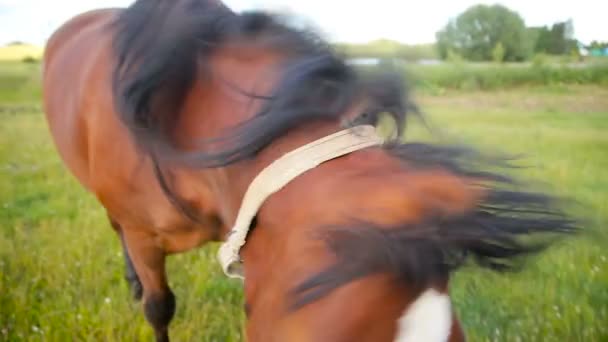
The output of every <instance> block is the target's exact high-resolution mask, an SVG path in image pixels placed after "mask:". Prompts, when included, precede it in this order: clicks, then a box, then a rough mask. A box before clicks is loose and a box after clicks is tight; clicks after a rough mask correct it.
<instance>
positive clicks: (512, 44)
mask: <svg viewBox="0 0 608 342" xmlns="http://www.w3.org/2000/svg"><path fill="white" fill-rule="evenodd" d="M337 46H338V48H340V49H342V50H343V51H344V52H346V53H347V54H348V55H350V56H353V57H355V58H357V57H358V58H370V57H371V58H399V59H404V60H420V59H434V58H441V59H451V58H459V59H465V60H469V61H497V62H503V61H508V62H520V61H526V60H529V59H531V58H532V57H533V56H535V55H537V54H549V55H572V56H578V55H579V54H580V48H587V49H592V48H604V47H606V46H608V44H607V43H604V42H597V41H596V42H593V43H592V44H591V45H589V46H582V44H580V43H579V42H578V41H577V40H576V39H575V38H574V23H573V22H572V20H568V21H564V22H556V23H553V24H552V25H548V26H540V27H527V26H526V24H525V22H524V20H523V18H522V17H521V16H520V15H519V13H517V12H515V11H513V10H511V9H509V8H507V7H505V6H503V5H498V4H496V5H475V6H472V7H469V8H468V9H467V10H466V11H464V12H463V13H461V14H460V15H459V16H457V17H456V18H454V19H452V20H450V21H449V22H448V23H447V24H446V25H445V26H444V27H443V28H441V29H440V30H439V32H437V34H436V43H435V44H426V45H406V44H401V43H399V42H396V41H391V40H385V39H381V40H377V41H372V42H370V43H367V44H337Z"/></svg>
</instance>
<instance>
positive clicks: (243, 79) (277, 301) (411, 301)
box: [44, 0, 576, 342]
mask: <svg viewBox="0 0 608 342" xmlns="http://www.w3.org/2000/svg"><path fill="white" fill-rule="evenodd" d="M397 75H398V73H391V72H388V73H382V72H379V71H374V70H368V71H361V70H356V69H354V68H352V67H351V66H349V65H348V64H347V63H346V62H345V61H344V60H343V59H342V58H341V57H340V56H339V55H338V54H337V53H336V52H334V51H333V50H332V49H331V48H330V46H329V45H328V44H327V43H325V42H324V41H323V40H322V39H320V38H319V37H318V36H316V35H315V34H313V33H312V32H310V31H308V30H303V29H296V28H293V27H291V26H290V25H288V24H286V23H285V21H283V20H281V18H279V17H277V16H271V15H268V14H264V13H260V12H250V13H234V12H233V11H231V10H230V9H228V8H227V7H226V6H224V5H223V4H221V3H219V2H217V1H211V0H175V1H170V0H138V1H136V2H135V3H134V4H133V5H132V6H131V7H130V8H127V9H104V10H97V11H92V12H88V13H85V14H81V15H79V16H77V17H75V18H73V19H72V20H70V21H69V22H67V23H66V24H65V25H64V26H62V27H61V28H60V29H59V30H58V31H57V32H55V33H54V35H53V36H52V37H51V39H50V40H49V42H48V45H47V49H46V54H45V58H44V106H45V111H46V114H47V119H48V123H49V126H50V129H51V132H52V136H53V138H54V141H55V144H56V146H57V149H58V151H59V153H60V155H61V157H62V158H63V160H64V162H65V164H66V165H67V167H68V168H69V170H70V171H71V172H72V173H73V174H74V175H75V177H76V178H77V179H78V180H79V181H80V182H81V183H82V185H83V186H84V187H86V188H87V189H88V190H89V191H91V192H92V193H93V194H95V196H96V197H97V199H98V200H99V202H100V203H101V204H102V205H103V207H104V208H105V209H106V211H107V213H108V216H109V218H110V221H111V223H112V226H113V228H114V229H115V231H116V233H117V234H118V236H119V238H120V241H121V242H122V246H123V249H124V255H125V261H126V278H127V280H128V282H129V283H130V285H131V288H132V289H133V290H134V294H135V297H136V298H140V297H142V296H143V307H144V313H145V316H146V318H147V320H148V321H149V323H150V324H151V325H152V327H153V328H154V331H155V335H156V339H157V340H158V341H168V340H169V333H168V330H169V329H168V328H169V323H170V321H171V319H172V317H173V314H174V311H175V298H174V295H173V293H172V291H171V289H170V288H169V286H168V285H167V277H166V274H165V258H166V256H167V255H170V254H173V253H179V252H183V251H187V250H190V249H192V248H195V247H198V246H200V245H202V244H204V243H205V242H208V241H221V240H224V239H225V238H226V237H227V235H228V233H229V232H230V228H231V227H232V226H233V224H234V223H235V220H236V218H237V215H238V214H239V210H240V208H241V204H242V201H243V196H244V194H245V192H246V191H247V189H248V188H249V185H250V183H251V182H252V181H253V180H254V178H255V177H256V176H257V175H258V174H260V172H261V171H262V170H264V169H265V168H266V167H268V166H269V165H271V164H273V163H274V161H276V160H278V159H280V158H281V157H283V156H284V155H286V154H287V153H288V152H290V151H293V150H294V149H297V148H299V147H301V146H304V145H306V146H308V145H307V144H309V143H311V142H314V141H316V140H317V139H320V138H323V137H325V136H328V135H330V134H333V133H335V132H338V131H341V130H343V129H345V128H348V127H354V126H359V125H375V124H377V122H378V120H379V118H380V116H381V114H386V115H387V117H392V118H393V119H394V121H395V122H396V127H398V128H399V129H398V132H397V133H398V134H396V138H395V139H392V140H390V141H388V140H387V141H386V142H385V143H384V144H382V145H381V146H378V145H374V146H369V147H366V148H357V149H355V150H354V151H352V152H351V153H346V154H344V155H342V156H336V157H335V158H328V159H330V160H323V161H322V162H321V163H319V165H318V166H317V167H315V168H312V169H310V170H308V171H306V172H303V173H302V174H301V175H299V176H297V177H295V176H294V177H295V178H294V177H291V178H290V179H289V182H288V184H286V185H285V186H284V187H283V188H282V189H280V190H278V191H277V192H276V193H274V194H272V195H269V197H268V198H267V199H266V200H265V201H264V202H263V205H261V207H260V208H259V210H257V211H255V217H254V218H253V219H252V220H251V222H250V225H249V226H248V227H246V228H249V233H248V234H247V235H246V237H247V242H246V244H245V245H244V246H243V247H242V249H241V250H240V258H241V259H242V264H243V272H244V273H243V274H244V278H245V281H244V292H245V300H246V307H245V310H246V313H247V315H248V322H247V326H246V334H247V337H248V339H249V340H251V341H265V342H266V341H355V340H356V341H393V340H398V341H406V340H407V341H410V340H411V341H419V340H423V341H444V340H451V341H459V340H463V339H464V333H463V332H462V331H461V329H460V326H459V322H458V320H457V318H456V317H455V315H454V313H453V309H452V308H451V307H450V300H449V297H448V295H447V292H448V290H447V289H448V280H449V276H450V274H451V272H452V271H454V270H455V269H456V268H457V267H459V266H461V265H463V264H464V263H465V261H466V260H468V257H469V256H471V257H473V259H474V260H476V261H477V262H478V263H479V264H480V265H482V266H487V267H490V268H491V269H499V270H500V269H510V268H511V266H513V265H514V262H513V261H515V260H517V259H516V258H515V257H517V256H520V255H524V254H527V253H530V252H533V251H537V250H538V249H540V248H541V247H544V246H545V244H540V243H539V244H536V243H535V244H533V243H531V242H529V243H525V242H524V241H533V240H530V239H525V240H521V237H524V238H526V237H527V235H530V234H534V235H535V234H536V233H564V232H567V233H569V232H574V231H575V230H576V228H575V226H574V224H573V222H572V221H571V220H569V219H568V218H567V217H566V216H565V215H564V214H563V213H562V212H561V211H559V210H558V209H555V208H554V202H553V201H552V199H551V198H549V197H547V196H545V195H542V194H538V193H532V192H527V191H519V190H517V188H515V186H516V185H517V184H516V183H515V182H512V181H511V180H510V179H509V178H507V177H506V176H503V175H500V174H498V173H493V172H490V171H488V170H486V169H484V168H485V167H487V168H488V169H492V170H495V169H496V168H495V166H501V165H500V163H501V160H499V159H491V158H490V159H486V158H482V157H481V156H480V155H478V154H476V153H475V152H474V151H473V150H470V149H465V148H456V147H449V146H448V147H446V146H439V145H432V144H425V143H402V142H400V141H401V138H402V133H403V132H402V130H401V129H400V128H401V127H404V124H405V119H406V116H407V114H408V113H416V112H417V111H416V106H415V105H414V104H413V103H412V102H411V101H410V100H409V98H408V96H407V91H406V90H407V89H406V87H405V86H404V84H403V83H402V80H401V79H400V77H397ZM317 151H318V149H317ZM326 159H327V158H326ZM295 160H296V162H297V163H299V162H300V161H301V162H302V163H308V162H309V160H308V159H306V158H304V157H303V158H302V159H301V160H297V158H296V159H295ZM484 163H485V164H484ZM288 166H289V165H288Z"/></svg>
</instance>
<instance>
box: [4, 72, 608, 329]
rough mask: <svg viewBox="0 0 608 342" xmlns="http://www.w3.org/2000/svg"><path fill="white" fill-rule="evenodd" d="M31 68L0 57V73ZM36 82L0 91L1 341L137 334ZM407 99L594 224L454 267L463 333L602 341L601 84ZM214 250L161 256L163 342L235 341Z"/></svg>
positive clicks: (233, 302) (114, 265)
mask: <svg viewBox="0 0 608 342" xmlns="http://www.w3.org/2000/svg"><path fill="white" fill-rule="evenodd" d="M19 68H23V69H21V70H18V69H19ZM6 70H8V71H6ZM30 73H35V70H31V69H28V67H23V66H13V67H7V66H6V65H4V66H3V65H2V64H0V84H1V82H7V81H6V80H7V79H9V78H10V77H15V76H14V75H16V76H17V77H24V78H26V79H29V77H35V76H32V74H30ZM6 74H9V76H6ZM19 75H21V76H19ZM3 79H4V81H3ZM8 82H10V81H8ZM37 89H38V88H37V86H36V85H35V83H28V84H27V85H22V88H21V91H22V92H21V93H20V95H19V96H18V97H17V98H16V97H15V96H14V95H10V96H6V94H3V93H1V92H0V99H2V100H0V108H1V107H2V106H8V105H10V106H13V105H15V103H19V104H25V105H28V106H26V107H24V108H25V109H23V110H22V111H21V112H19V113H17V114H10V113H3V114H2V113H0V340H2V341H39V340H43V341H136V340H146V341H149V340H151V339H152V332H151V330H150V328H149V327H148V325H147V323H146V322H145V321H144V319H143V315H142V312H141V309H140V307H139V306H138V305H137V304H136V303H134V302H133V301H131V300H130V299H129V292H128V289H127V286H126V284H125V282H124V281H123V279H122V277H123V262H122V256H121V250H120V246H119V243H118V239H117V238H116V236H115V234H114V232H113V231H112V230H111V229H110V227H109V224H108V223H107V220H106V217H105V215H104V212H103V211H102V209H101V207H100V206H99V205H98V204H97V203H96V201H95V200H94V198H93V197H92V196H91V195H90V194H88V193H86V192H85V191H84V190H82V188H81V187H80V186H79V185H78V184H77V183H76V182H75V181H74V179H73V178H72V176H71V175H70V174H69V173H68V172H67V171H66V169H65V168H64V167H63V164H62V163H61V162H60V160H59V158H58V156H57V153H56V152H55V149H54V146H53V145H52V143H51V140H50V137H49V134H48V133H47V128H46V123H45V120H44V117H43V115H42V113H40V112H39V111H38V110H36V109H35V107H36V106H37V105H39V93H38V90H37ZM3 91H5V90H3ZM9 93H10V91H9ZM3 96H4V97H3ZM419 100H420V102H421V105H422V108H424V109H425V111H426V112H428V113H429V114H430V115H431V118H432V121H433V123H435V124H436V125H437V127H439V128H441V129H442V130H443V132H444V133H446V134H447V135H448V136H449V137H450V138H452V139H457V140H464V141H467V142H475V143H477V144H481V146H486V147H487V148H497V149H500V150H505V151H508V152H513V153H519V152H522V153H525V154H527V156H528V157H527V158H526V159H525V163H526V164H528V165H531V166H534V168H533V169H530V170H526V171H525V172H524V173H525V175H526V176H530V177H532V178H533V179H536V180H539V181H543V182H546V183H548V184H552V185H554V186H555V191H556V192H557V193H558V194H560V195H567V196H570V197H573V198H574V199H576V200H578V201H580V202H581V203H582V204H583V206H584V208H583V209H577V212H578V213H580V214H581V215H582V216H583V217H584V218H585V219H588V220H589V221H590V222H591V223H592V225H591V226H592V227H593V229H594V232H596V235H593V236H591V237H590V238H580V239H576V240H571V241H568V242H566V243H563V244H560V245H558V246H556V248H553V249H551V250H550V251H549V252H547V253H545V254H543V255H542V256H540V257H538V258H535V259H533V260H532V261H531V263H530V264H529V265H528V268H526V269H525V270H524V271H523V272H521V273H518V274H513V275H504V276H501V275H497V274H494V273H490V272H486V271H480V270H476V269H465V270H463V271H462V272H459V273H458V274H457V275H456V276H455V278H454V281H453V283H452V288H451V291H452V297H453V300H454V303H455V306H456V310H457V312H458V315H459V316H460V318H461V320H462V323H463V325H464V327H465V329H466V331H467V334H468V336H469V338H470V340H471V341H518V340H519V341H606V340H608V325H607V324H606V322H608V248H607V247H608V244H606V237H607V235H608V234H607V233H606V229H605V224H606V223H608V177H607V176H606V169H608V153H606V151H608V134H606V132H607V131H608V90H606V89H601V88H599V87H571V86H554V87H543V88H525V89H516V90H509V91H496V92H448V93H446V94H445V95H444V96H431V95H428V94H425V95H422V96H421V97H420V98H419ZM413 132H414V136H422V135H423V134H422V133H421V131H420V130H419V129H418V128H417V127H414V131H413ZM216 248H217V245H209V246H208V247H206V248H203V249H199V250H196V251H192V252H190V253H187V254H183V255H179V256H174V257H171V258H170V259H169V263H168V273H169V278H170V284H171V286H172V287H173V289H174V291H175V293H176V295H177V298H178V310H177V314H176V318H175V320H174V322H173V324H172V330H171V332H172V337H173V338H174V339H175V340H176V341H241V340H243V334H242V328H243V323H244V315H243V313H242V310H241V308H242V293H241V287H240V285H239V284H238V282H234V281H229V280H227V279H226V278H225V277H224V276H223V275H222V274H221V271H220V269H219V266H218V264H217V262H216V260H215V251H216Z"/></svg>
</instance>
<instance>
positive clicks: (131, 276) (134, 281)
mask: <svg viewBox="0 0 608 342" xmlns="http://www.w3.org/2000/svg"><path fill="white" fill-rule="evenodd" d="M109 219H110V224H111V225H112V228H114V230H115V231H116V233H117V234H118V236H119V238H120V243H121V246H122V253H123V256H124V259H125V279H126V280H127V283H128V285H129V289H130V290H131V294H132V295H133V298H134V299H135V300H140V299H141V296H142V293H143V289H142V287H141V282H140V281H139V277H138V276H137V273H136V272H135V268H134V267H133V262H132V261H131V257H130V256H129V252H128V251H127V245H126V243H125V239H124V236H123V232H122V227H121V226H120V224H118V222H116V221H115V220H114V219H112V218H111V217H110V218H109Z"/></svg>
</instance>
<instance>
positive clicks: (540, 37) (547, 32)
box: [534, 20, 578, 55]
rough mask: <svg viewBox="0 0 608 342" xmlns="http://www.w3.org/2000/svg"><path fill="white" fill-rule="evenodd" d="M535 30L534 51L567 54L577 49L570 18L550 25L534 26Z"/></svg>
mask: <svg viewBox="0 0 608 342" xmlns="http://www.w3.org/2000/svg"><path fill="white" fill-rule="evenodd" d="M534 30H536V31H537V35H536V39H535V40H536V43H535V44H534V52H536V53H547V54H552V55H568V54H570V53H572V51H573V50H577V46H578V42H577V41H576V39H574V24H573V23H572V20H568V21H564V22H558V23H555V24H553V25H552V26H551V29H549V28H548V27H547V26H543V27H537V28H534Z"/></svg>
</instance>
